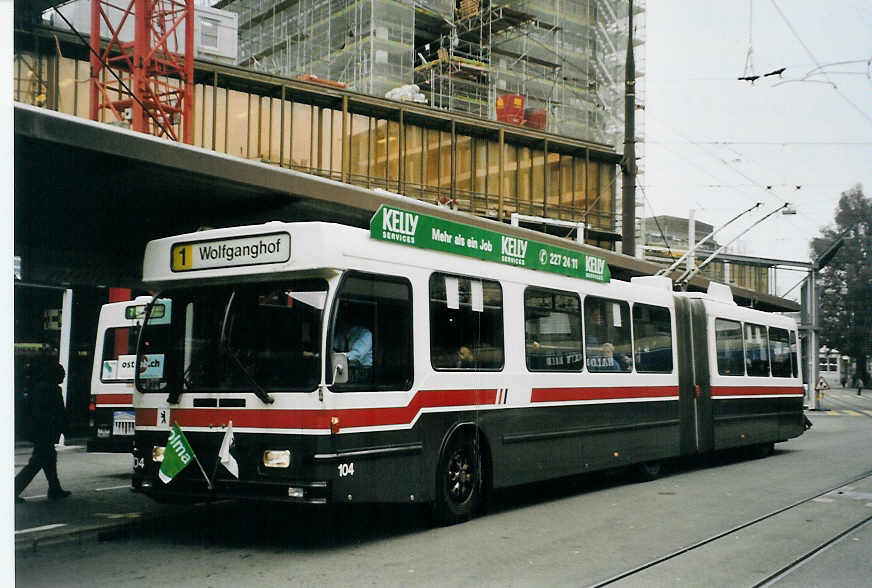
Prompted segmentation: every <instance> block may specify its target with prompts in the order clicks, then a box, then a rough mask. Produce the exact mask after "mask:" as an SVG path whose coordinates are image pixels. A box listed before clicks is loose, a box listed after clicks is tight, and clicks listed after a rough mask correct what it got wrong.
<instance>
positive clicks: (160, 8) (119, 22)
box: [91, 0, 194, 143]
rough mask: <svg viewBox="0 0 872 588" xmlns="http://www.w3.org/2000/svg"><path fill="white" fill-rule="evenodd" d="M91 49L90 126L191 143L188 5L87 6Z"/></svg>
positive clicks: (174, 0)
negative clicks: (112, 124) (121, 124)
mask: <svg viewBox="0 0 872 588" xmlns="http://www.w3.org/2000/svg"><path fill="white" fill-rule="evenodd" d="M124 2H127V7H126V8H125V7H124ZM131 24H132V25H133V31H134V34H133V41H124V40H122V39H123V38H129V30H130V27H131ZM101 29H102V30H103V31H104V32H105V31H107V30H108V35H107V36H108V41H106V42H104V41H103V40H102V39H101ZM91 49H92V51H91V119H92V120H113V119H114V120H116V121H127V122H129V123H130V125H131V128H133V130H136V131H140V132H143V133H149V134H152V135H156V136H159V137H167V138H169V139H172V140H174V141H179V140H181V141H184V142H185V143H192V142H193V137H194V115H193V113H194V91H193V89H194V0H121V1H120V2H114V3H113V2H111V1H109V0H91ZM110 70H111V71H110ZM113 73H114V74H115V75H113ZM116 76H117V77H116Z"/></svg>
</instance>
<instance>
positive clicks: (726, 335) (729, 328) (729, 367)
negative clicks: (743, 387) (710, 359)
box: [715, 319, 745, 376]
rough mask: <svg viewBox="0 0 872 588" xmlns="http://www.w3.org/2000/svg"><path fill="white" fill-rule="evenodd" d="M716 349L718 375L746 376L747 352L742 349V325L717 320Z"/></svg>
mask: <svg viewBox="0 0 872 588" xmlns="http://www.w3.org/2000/svg"><path fill="white" fill-rule="evenodd" d="M715 347H716V351H717V355H718V373H719V374H720V375H722V376H744V375H745V352H744V350H743V349H742V323H740V322H738V321H728V320H726V319H715Z"/></svg>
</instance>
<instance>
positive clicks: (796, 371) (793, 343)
mask: <svg viewBox="0 0 872 588" xmlns="http://www.w3.org/2000/svg"><path fill="white" fill-rule="evenodd" d="M790 359H791V368H792V373H793V377H794V378H798V377H799V361H798V360H797V358H796V332H795V331H790Z"/></svg>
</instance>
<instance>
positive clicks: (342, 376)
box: [330, 352, 348, 386]
mask: <svg viewBox="0 0 872 588" xmlns="http://www.w3.org/2000/svg"><path fill="white" fill-rule="evenodd" d="M330 363H331V364H332V365H333V381H332V382H331V383H330V385H331V386H332V385H333V384H345V383H347V382H348V354H347V353H340V352H334V353H332V354H331V355H330Z"/></svg>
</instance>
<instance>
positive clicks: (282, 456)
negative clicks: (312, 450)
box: [263, 449, 291, 468]
mask: <svg viewBox="0 0 872 588" xmlns="http://www.w3.org/2000/svg"><path fill="white" fill-rule="evenodd" d="M263 465H264V466H265V467H268V468H288V467H291V452H290V451H289V450H287V449H284V450H279V449H267V450H266V451H264V452H263Z"/></svg>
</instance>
